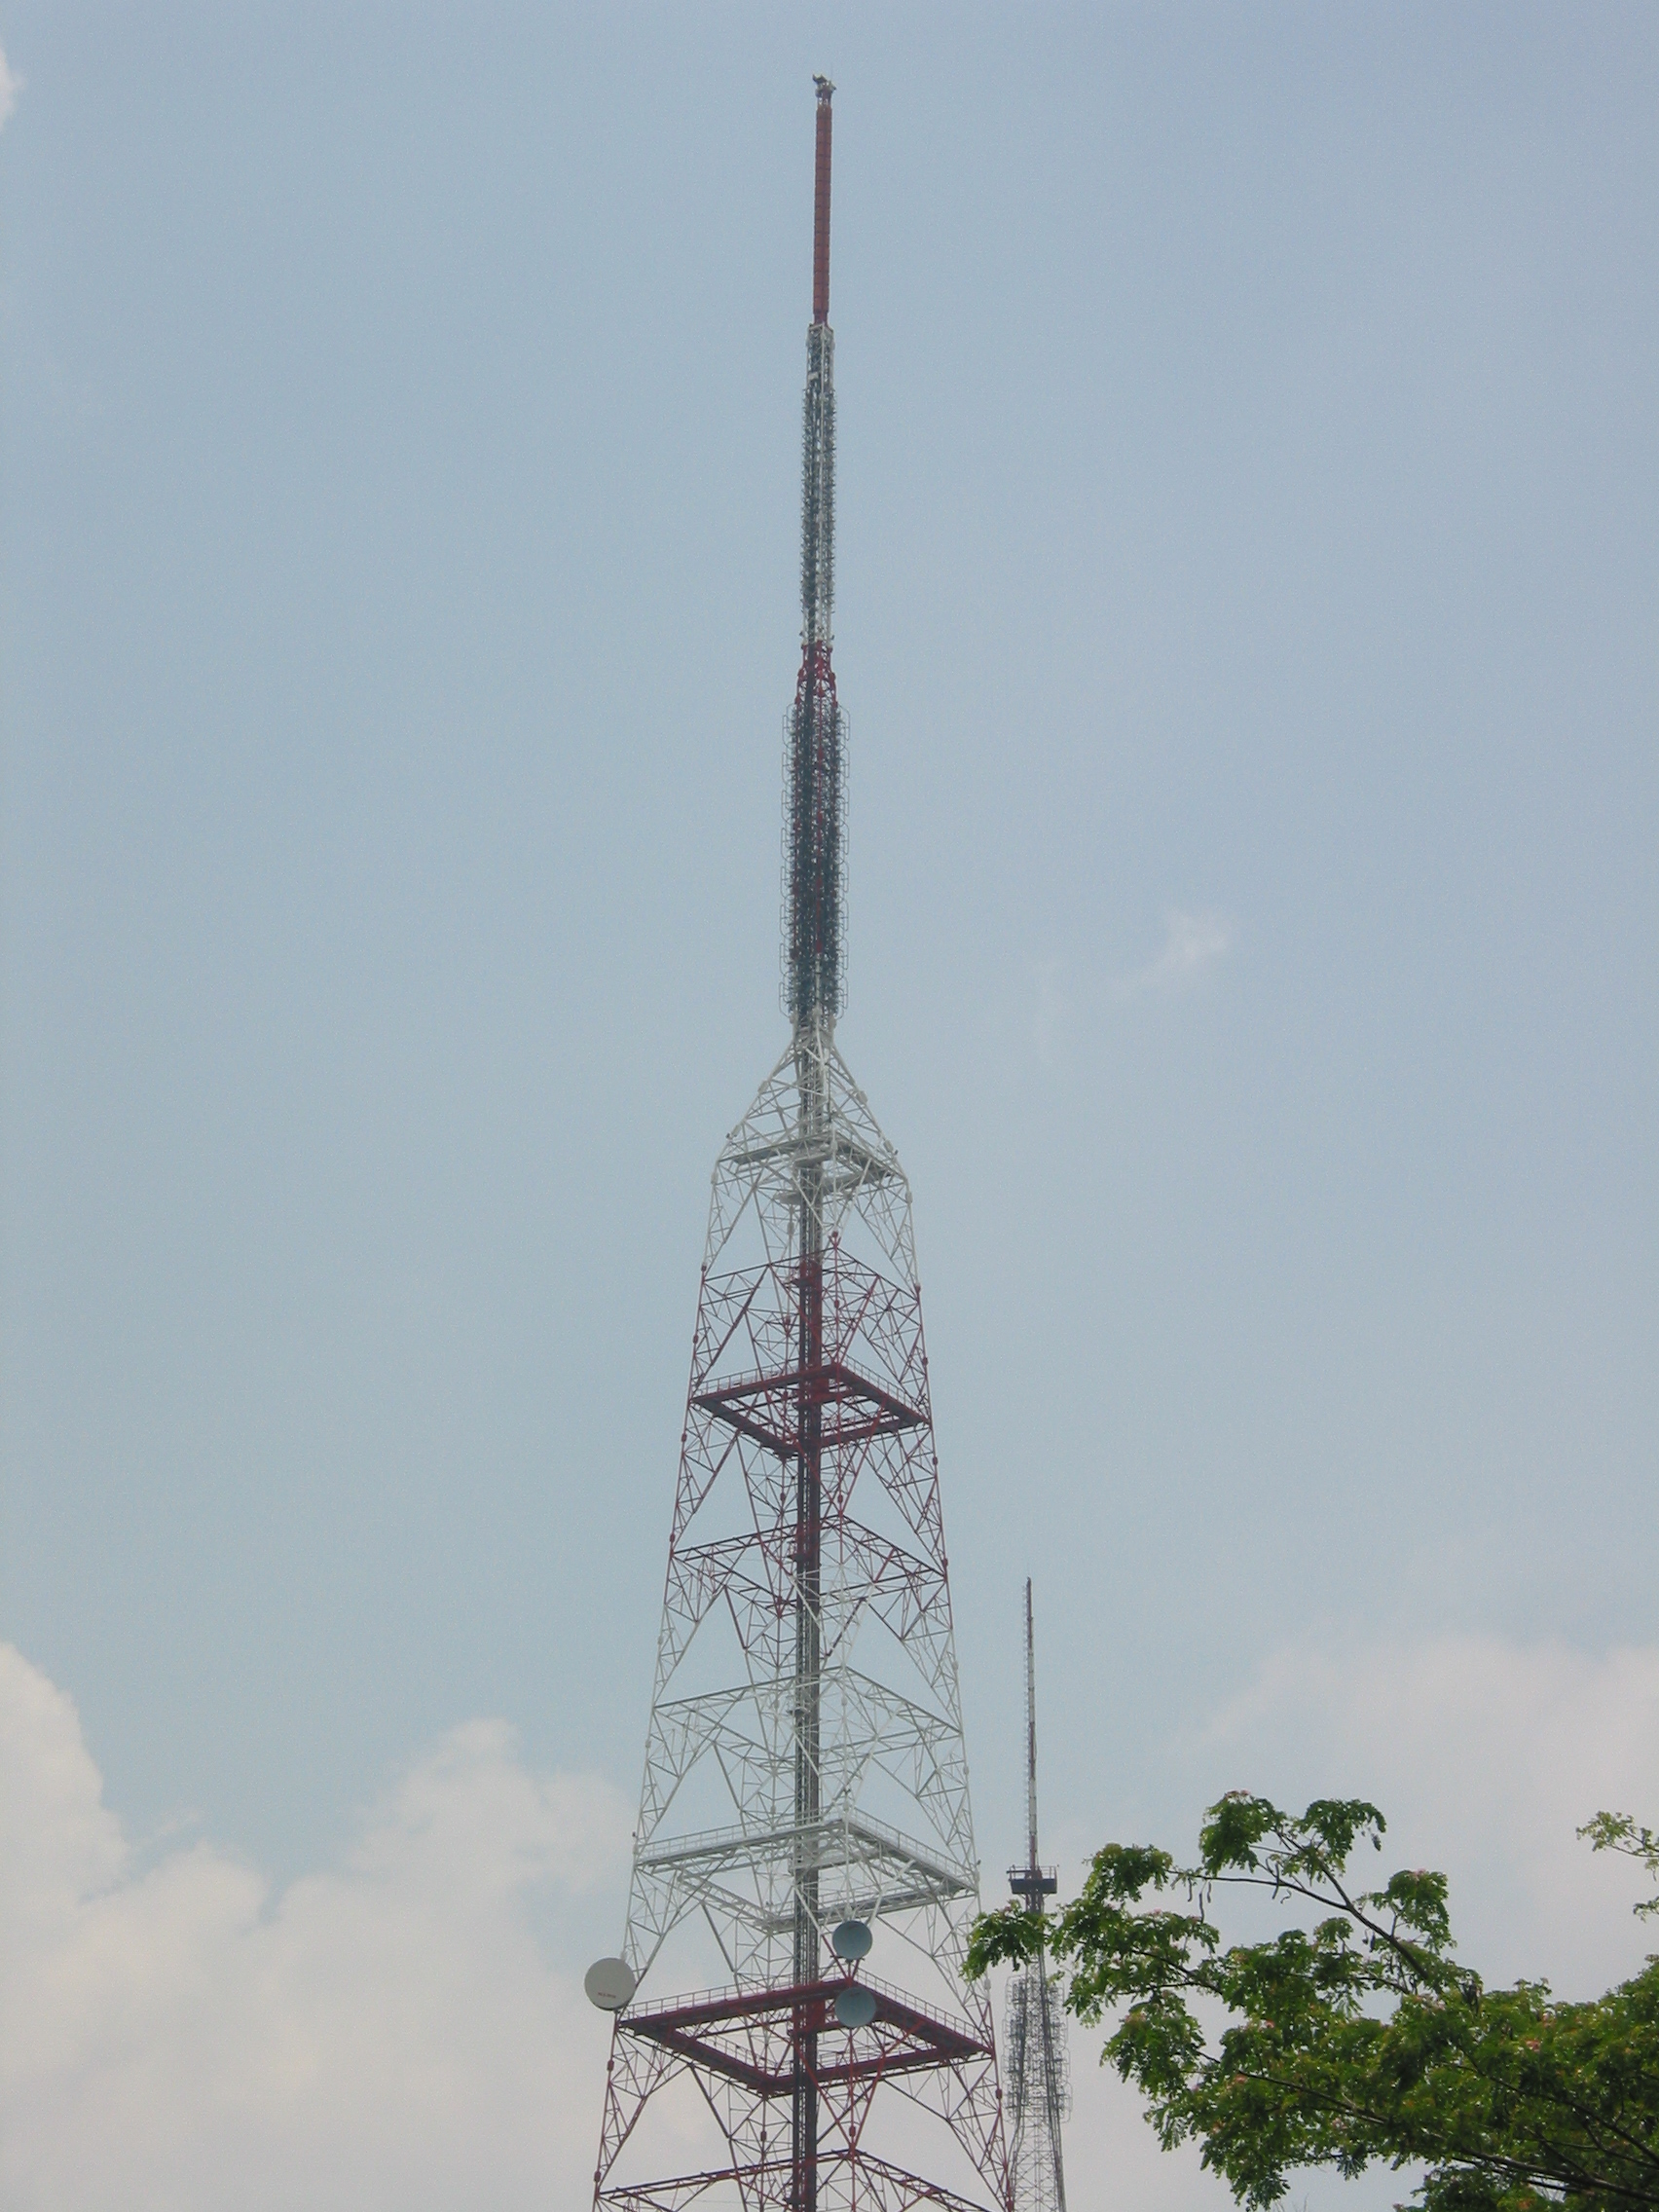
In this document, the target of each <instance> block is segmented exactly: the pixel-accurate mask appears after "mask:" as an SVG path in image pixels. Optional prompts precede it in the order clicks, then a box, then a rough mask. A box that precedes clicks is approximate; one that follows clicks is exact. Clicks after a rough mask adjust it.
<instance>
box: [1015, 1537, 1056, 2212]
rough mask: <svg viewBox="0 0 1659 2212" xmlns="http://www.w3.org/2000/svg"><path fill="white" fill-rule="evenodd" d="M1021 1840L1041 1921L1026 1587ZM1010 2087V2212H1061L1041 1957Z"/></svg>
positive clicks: (1034, 1961) (1033, 1655) (1020, 2004)
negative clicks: (1011, 2211)
mask: <svg viewBox="0 0 1659 2212" xmlns="http://www.w3.org/2000/svg"><path fill="white" fill-rule="evenodd" d="M1025 1835H1026V1852H1027V1856H1026V1861H1025V1864H1024V1865H1023V1866H1011V1867H1010V1868H1009V1870H1008V1886H1009V1888H1010V1889H1011V1890H1012V1891H1013V1892H1014V1896H1015V1897H1016V1898H1023V1899H1025V1903H1026V1907H1027V1909H1028V1910H1029V1911H1031V1912H1035V1913H1039V1914H1041V1913H1042V1911H1043V1909H1044V1903H1043V1900H1044V1899H1045V1898H1051V1897H1052V1896H1053V1895H1054V1892H1055V1889H1056V1888H1057V1886H1058V1877H1057V1876H1056V1874H1055V1871H1054V1869H1053V1867H1052V1866H1045V1865H1043V1863H1042V1862H1041V1861H1040V1860H1039V1859H1038V1857H1037V1636H1036V1629H1035V1625H1034V1621H1033V1615H1032V1604H1031V1582H1030V1578H1029V1576H1028V1577H1027V1578H1026V1583H1025ZM1008 2083H1009V2105H1010V2108H1011V2111H1012V2115H1013V2117H1012V2120H1011V2122H1010V2141H1009V2167H1010V2172H1011V2176H1012V2180H1013V2188H1014V2212H1066V2177H1065V2168H1064V2165H1063V2163H1062V2161H1061V2158H1060V2122H1061V2121H1062V2120H1067V2119H1069V2118H1070V2116H1071V2066H1070V2060H1069V2057H1068V2054H1067V2050H1066V2028H1065V2021H1064V2020H1063V2019H1062V2017H1061V2015H1060V1993H1059V1991H1058V1990H1057V1989H1056V1988H1055V1986H1054V1984H1053V1983H1052V1982H1051V1980H1050V1979H1049V1975H1048V1967H1047V1962H1046V1961H1045V1959H1044V1956H1043V1953H1042V1952H1041V1951H1039V1952H1037V1953H1036V1955H1035V1956H1034V1957H1033V1958H1031V1959H1029V1960H1028V1961H1027V1962H1026V1964H1025V1965H1024V1966H1022V1967H1021V1968H1020V1970H1019V1972H1017V1973H1016V1974H1015V1975H1014V1980H1013V1981H1012V1982H1011V1983H1010V1984H1009V1992H1008Z"/></svg>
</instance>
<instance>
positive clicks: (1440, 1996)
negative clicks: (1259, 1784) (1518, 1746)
mask: <svg viewBox="0 0 1659 2212" xmlns="http://www.w3.org/2000/svg"><path fill="white" fill-rule="evenodd" d="M1384 1825H1385V1824H1384V1822H1383V1816H1382V1814H1381V1813H1380V1812H1379V1811H1378V1810H1377V1808H1376V1806H1374V1805H1368V1804H1364V1803H1362V1802H1359V1801H1357V1800H1354V1801H1338V1800H1321V1801H1319V1802H1317V1803H1315V1804H1312V1805H1309V1808H1308V1810H1307V1811H1306V1812H1305V1813H1304V1814H1302V1815H1301V1816H1300V1818H1298V1817H1295V1816H1293V1815H1291V1814H1288V1813H1284V1812H1281V1811H1280V1810H1279V1809H1278V1807H1277V1806H1276V1805H1272V1804H1270V1803H1269V1802H1268V1800H1267V1799H1266V1798H1264V1797H1252V1796H1250V1795H1248V1794H1246V1793H1245V1792H1243V1791H1235V1793H1234V1794H1232V1795H1230V1796H1227V1797H1224V1798H1223V1799H1222V1800H1221V1802H1220V1803H1219V1804H1217V1805H1212V1806H1211V1807H1210V1810H1209V1813H1208V1815H1207V1816H1206V1818H1205V1822H1204V1825H1203V1827H1202V1829H1201V1830H1200V1833H1199V1837H1198V1863H1197V1864H1196V1865H1193V1866H1177V1865H1176V1864H1175V1862H1174V1861H1173V1860H1172V1859H1171V1858H1170V1856H1169V1854H1168V1853H1167V1852H1164V1851H1158V1850H1153V1849H1150V1848H1147V1847H1144V1846H1135V1845H1124V1844H1108V1845H1107V1846H1106V1848H1105V1850H1103V1851H1101V1852H1099V1853H1097V1854H1096V1856H1095V1858H1094V1860H1093V1862H1092V1863H1091V1865H1090V1868H1089V1874H1088V1881H1087V1883H1086V1884H1085V1886H1084V1889H1083V1891H1082V1894H1081V1895H1080V1896H1079V1897H1078V1898H1077V1899H1076V1900H1075V1901H1074V1902H1073V1903H1071V1904H1069V1905H1067V1906H1066V1907H1065V1908H1064V1909H1063V1910H1062V1911H1061V1912H1060V1913H1059V1914H1058V1915H1057V1916H1055V1917H1054V1918H1051V1919H1049V1920H1043V1919H1040V1918H1039V1917H1037V1916H1036V1915H1034V1914H1032V1913H1030V1912H1027V1911H1026V1910H1025V1909H1024V1907H1023V1906H1022V1905H1018V1904H1013V1905H1009V1906H1006V1907H1005V1908H1004V1909H1003V1910H1002V1911H1000V1912H994V1913H988V1914H986V1915H985V1916H984V1917H983V1918H982V1919H980V1920H979V1921H978V1923H977V1926H976V1928H975V1931H974V1936H973V1941H972V1945H971V1947H970V1951H969V1972H970V1973H972V1974H974V1975H981V1974H983V1973H984V1972H986V1971H987V1970H988V1969H989V1968H990V1967H991V1966H992V1965H994V1964H996V1963H997V1962H998V1961H1018V1960H1021V1959H1024V1958H1027V1957H1029V1956H1030V1954H1031V1952H1032V1951H1033V1950H1034V1949H1035V1948H1036V1947H1037V1946H1039V1945H1044V1946H1046V1947H1047V1949H1048V1950H1049V1952H1050V1953H1051V1956H1052V1958H1053V1959H1054V1961H1055V1963H1056V1967H1057V1968H1058V1970H1059V1978H1060V1980H1061V1981H1062V1984H1063V1985H1064V1987H1065V1993H1066V1994H1065V2002H1066V2006H1067V2009H1068V2010H1070V2011H1071V2012H1073V2013H1074V2014H1075V2015H1076V2016H1077V2017H1078V2018H1079V2019H1080V2020H1082V2021H1084V2022H1086V2023H1088V2024H1090V2025H1094V2024H1098V2023H1099V2022H1100V2021H1102V2020H1103V2019H1105V2018H1106V2017H1107V2016H1108V2015H1109V2014H1110V2015H1111V2017H1112V2020H1113V2023H1114V2024H1113V2025H1112V2027H1111V2033H1110V2034H1109V2036H1108V2038H1107V2041H1106V2047H1105V2050H1104V2051H1103V2053H1102V2062H1103V2063H1104V2062H1105V2061H1107V2060H1110V2061H1111V2062H1112V2063H1113V2064H1114V2065H1115V2066H1116V2067H1117V2069H1118V2072H1119V2073H1120V2075H1122V2077H1123V2078H1124V2081H1126V2082H1132V2083H1134V2084H1135V2086H1136V2087H1137V2088H1139V2089H1140V2090H1141V2092H1142V2093H1143V2095H1144V2096H1145V2098H1146V2100H1147V2106H1148V2113H1147V2117H1148V2119H1149V2120H1151V2122H1152V2124H1153V2125H1154V2127H1155V2128H1156V2129H1157V2131H1158V2134H1159V2138H1160V2140H1161V2142H1162V2144H1163V2147H1164V2148H1165V2150H1170V2149H1173V2148H1174V2146H1175V2145H1176V2144H1178V2143H1182V2142H1185V2141H1187V2140H1189V2139H1196V2140H1198V2142H1199V2143H1200V2144H1201V2145H1202V2152H1203V2162H1204V2164H1205V2165H1206V2166H1209V2167H1211V2168H1213V2169H1214V2170H1215V2171H1216V2172H1218V2173H1220V2174H1221V2175H1222V2176H1223V2178H1224V2179H1225V2180H1226V2181H1227V2183H1228V2184H1229V2186H1230V2187H1231V2189H1232V2191H1233V2194H1234V2195H1235V2198H1236V2199H1237V2200H1238V2201H1239V2202H1240V2203H1242V2204H1244V2205H1247V2206H1249V2207H1251V2208H1252V2212H1265V2208H1266V2207H1268V2206H1270V2205H1272V2204H1273V2203H1274V2202H1276V2200H1277V2199H1278V2198H1279V2197H1280V2196H1282V2195H1283V2194H1284V2192H1285V2188H1286V2175H1287V2173H1288V2172H1289V2171H1290V2170H1291V2169H1293V2168H1295V2167H1298V2166H1332V2167H1335V2168H1336V2170H1337V2171H1338V2172H1339V2173H1342V2174H1345V2175H1353V2174H1357V2173H1360V2172H1362V2171H1363V2170H1364V2168H1365V2167H1367V2166H1369V2165H1371V2164H1372V2163H1374V2162H1375V2161H1378V2160H1385V2161H1386V2162H1387V2163H1388V2164H1390V2165H1392V2166H1394V2167H1396V2168H1397V2167H1400V2166H1404V2165H1408V2164H1412V2163H1415V2162H1418V2161H1421V2162H1423V2163H1425V2164H1426V2166H1427V2168H1428V2172H1427V2175H1426V2177H1425V2178H1424V2180H1423V2181H1422V2183H1421V2185H1420V2186H1419V2191H1418V2198H1419V2202H1420V2203H1421V2204H1422V2205H1423V2206H1424V2207H1425V2212H1541V2208H1542V2207H1543V2206H1544V2205H1546V2204H1562V2205H1566V2206H1569V2207H1571V2208H1572V2212H1627V2208H1629V2207H1633V2206H1659V1958H1653V1957H1650V1958H1649V1959H1648V1960H1647V1963H1646V1965H1645V1967H1644V1968H1643V1969H1642V1971H1641V1972H1640V1973H1638V1974H1637V1975H1636V1976H1635V1977H1634V1978H1633V1979H1631V1980H1629V1981H1626V1982H1621V1983H1620V1984H1619V1986H1618V1987H1617V1988H1616V1989H1611V1990H1609V1991H1608V1992H1607V1993H1606V1995H1605V1996H1604V1997H1599V1998H1596V1999H1594V2000H1593V2001H1591V2002H1590V2003H1587V2004H1579V2005H1567V2004H1558V2003H1557V2002H1556V2000H1555V1999H1554V1998H1553V1997H1552V1996H1551V1994H1550V1990H1549V1987H1548V1984H1547V1983H1545V1982H1541V1981H1518V1982H1516V1983H1515V1984H1514V1986H1513V1987H1512V1988H1506V1989H1489V1988H1487V1987H1486V1985H1485V1984H1484V1983H1483V1981H1482V1980H1481V1977H1480V1975H1479V1974H1478V1973H1475V1972H1471V1971H1470V1970H1469V1969H1468V1968H1467V1967H1465V1966H1463V1965H1461V1964H1459V1963H1458V1962H1457V1960H1456V1958H1455V1956H1454V1950H1455V1945H1454V1942H1453V1937H1452V1930H1451V1923H1450V1921H1449V1919H1448V1915H1447V1903H1446V1878H1445V1876H1444V1875H1442V1874H1435V1873H1429V1872H1427V1871H1425V1870H1423V1869H1420V1868H1419V1870H1417V1871H1415V1872H1400V1873H1397V1874H1395V1875H1393V1876H1392V1877H1391V1878H1390V1879H1389V1880H1388V1881H1387V1882H1386V1883H1385V1884H1384V1885H1383V1888H1381V1889H1372V1890H1368V1889H1363V1888H1361V1887H1360V1885H1359V1883H1358V1882H1357V1881H1355V1880H1354V1879H1353V1878H1352V1877H1351V1876H1350V1874H1349V1872H1348V1862H1349V1861H1350V1859H1352V1858H1353V1857H1354V1856H1355V1854H1356V1853H1357V1852H1359V1851H1361V1850H1363V1849H1364V1848H1365V1847H1366V1846H1368V1845H1369V1846H1371V1847H1372V1848H1373V1849H1375V1850H1377V1851H1381V1850H1382V1848H1383V1830H1384ZM1579 1833H1580V1834H1581V1835H1586V1836H1588V1837H1589V1839H1590V1841H1591V1843H1592V1845H1593V1847H1594V1848H1595V1849H1596V1850H1598V1851H1604V1850H1611V1851H1620V1852H1625V1853H1628V1854H1629V1855H1630V1856H1632V1857H1634V1858H1636V1859H1639V1860H1641V1862H1643V1863H1644V1864H1645V1865H1646V1867H1647V1869H1648V1871H1649V1872H1650V1873H1654V1874H1659V1842H1656V1840H1655V1837H1654V1836H1653V1834H1652V1833H1651V1831H1650V1830H1648V1829H1646V1828H1638V1827H1637V1825H1635V1823H1634V1822H1633V1821H1631V1820H1630V1819H1629V1818H1628V1817H1627V1816H1625V1815H1615V1814H1606V1813H1603V1814H1600V1815H1598V1817H1597V1819H1596V1820H1595V1821H1592V1822H1591V1823H1590V1824H1589V1825H1588V1826H1587V1827H1586V1828H1582V1829H1580V1830H1579ZM1234 1888H1242V1889H1250V1890H1265V1891H1267V1892H1269V1893H1270V1894H1271V1895H1272V1897H1273V1898H1275V1899H1286V1900H1288V1899H1297V1900H1300V1902H1301V1903H1302V1905H1303V1906H1304V1907H1309V1908H1311V1910H1310V1911H1307V1912H1305V1914H1304V1918H1306V1919H1310V1920H1311V1921H1312V1925H1311V1926H1310V1927H1305V1926H1297V1927H1291V1928H1287V1929H1285V1930H1284V1931H1283V1932H1282V1933H1281V1934H1280V1935H1278V1936H1273V1937H1272V1938H1271V1939H1270V1940H1268V1941H1265V1942H1256V1943H1235V1944H1232V1945H1226V1946H1224V1944H1223V1942H1222V1938H1221V1933H1220V1931H1219V1929H1218V1928H1217V1926H1216V1923H1215V1921H1214V1919H1213V1918H1212V1917H1211V1913H1212V1909H1213V1907H1214V1904H1215V1901H1216V1899H1217V1895H1218V1893H1220V1892H1222V1891H1225V1890H1229V1889H1234ZM1173 1900H1179V1902H1176V1901H1173ZM1181 1903H1184V1904H1185V1907H1186V1909H1185V1910H1183V1909H1180V1904H1181ZM1637 1909H1638V1911H1647V1912H1652V1911H1659V1897H1656V1898H1654V1899H1651V1900H1649V1902H1648V1903H1647V1904H1646V1905H1641V1906H1638V1908H1637Z"/></svg>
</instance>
